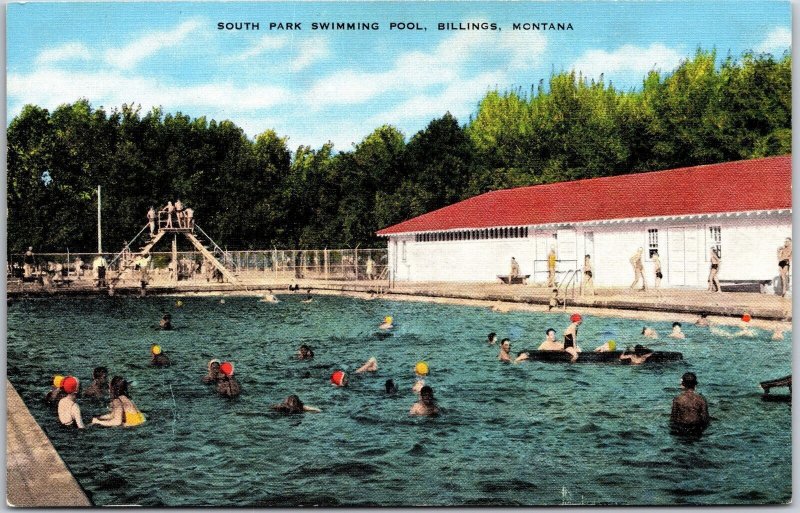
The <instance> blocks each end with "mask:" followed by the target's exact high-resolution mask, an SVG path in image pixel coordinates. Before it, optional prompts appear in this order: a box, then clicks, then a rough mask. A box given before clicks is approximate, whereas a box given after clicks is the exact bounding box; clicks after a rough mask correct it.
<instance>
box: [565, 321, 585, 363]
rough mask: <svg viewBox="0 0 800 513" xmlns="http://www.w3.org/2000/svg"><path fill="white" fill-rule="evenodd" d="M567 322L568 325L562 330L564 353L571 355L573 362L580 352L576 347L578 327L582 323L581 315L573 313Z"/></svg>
mask: <svg viewBox="0 0 800 513" xmlns="http://www.w3.org/2000/svg"><path fill="white" fill-rule="evenodd" d="M569 320H570V325H569V326H567V329H565V330H564V351H566V352H568V353H569V354H570V355H572V360H571V361H573V362H574V361H575V360H577V359H578V353H580V352H581V348H580V347H579V346H578V326H580V325H581V323H582V322H583V317H581V314H577V313H575V314H572V316H570V318H569Z"/></svg>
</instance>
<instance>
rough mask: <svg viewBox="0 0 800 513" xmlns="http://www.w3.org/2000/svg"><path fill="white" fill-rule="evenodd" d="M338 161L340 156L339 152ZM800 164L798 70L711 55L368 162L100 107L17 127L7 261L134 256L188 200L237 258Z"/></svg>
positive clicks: (779, 62)
mask: <svg viewBox="0 0 800 513" xmlns="http://www.w3.org/2000/svg"><path fill="white" fill-rule="evenodd" d="M337 150H338V149H337ZM790 152H791V57H790V55H789V54H788V52H787V53H786V54H784V55H783V56H782V57H780V58H775V57H773V56H772V55H770V54H752V53H746V54H744V55H742V56H741V57H739V58H733V57H728V58H726V59H724V60H722V62H718V59H717V55H716V52H714V51H704V50H698V51H697V52H696V54H695V55H694V57H693V58H690V59H687V60H686V61H684V62H683V63H681V64H680V65H679V66H678V67H677V68H676V69H675V70H673V71H672V72H670V73H658V72H656V71H652V72H650V73H649V74H648V75H647V76H646V78H645V79H644V80H643V83H642V85H641V87H640V88H636V89H633V90H627V91H623V90H619V89H617V88H615V87H614V85H613V84H612V83H606V82H605V81H604V79H603V78H602V77H601V78H600V79H598V80H589V79H586V78H584V77H582V76H581V75H580V74H576V73H575V72H562V73H554V74H552V75H551V76H550V77H549V79H548V80H547V81H546V82H545V81H544V80H542V81H540V82H539V83H538V84H534V86H532V87H531V88H530V90H522V89H514V90H506V91H498V90H495V91H490V92H488V93H487V94H486V95H485V96H484V97H483V98H482V99H481V100H480V102H479V103H478V104H477V108H476V111H475V112H474V113H473V115H472V116H471V117H470V118H469V119H468V120H466V122H465V123H464V124H460V123H459V121H458V120H457V119H455V118H454V117H453V116H452V115H450V114H449V113H446V114H444V115H443V116H442V117H440V118H436V119H433V120H432V121H430V123H429V124H428V125H427V127H426V128H425V129H423V130H421V131H419V132H417V133H416V134H413V135H412V136H411V137H410V138H409V139H408V140H406V136H405V135H404V134H403V133H401V132H400V131H399V130H397V129H396V128H395V127H393V126H391V125H384V126H381V127H378V128H376V129H375V130H374V131H373V132H372V133H370V134H369V135H367V136H366V137H365V138H364V139H363V140H362V141H361V142H360V143H358V144H356V145H354V146H353V148H350V149H346V150H338V151H335V150H334V147H333V145H332V144H330V143H328V144H324V145H323V146H322V147H320V148H311V147H309V146H299V147H298V148H296V150H294V152H292V151H291V150H290V149H289V147H288V143H287V139H286V138H285V137H282V136H281V135H279V134H277V133H276V132H275V131H273V130H267V131H265V132H263V133H261V134H259V135H257V136H256V137H255V138H253V139H250V138H248V137H247V136H246V135H245V134H244V132H243V130H242V129H241V128H239V127H237V126H236V125H235V124H234V123H232V122H231V121H215V120H208V119H206V118H205V117H198V118H191V117H189V116H187V115H184V114H181V113H174V114H172V113H164V112H163V111H162V110H161V109H159V108H154V109H152V110H151V111H149V112H146V113H142V112H141V109H140V108H139V107H136V106H132V105H123V106H121V107H120V108H113V109H111V110H108V111H107V110H105V109H103V108H102V107H101V108H94V107H92V105H91V104H90V103H89V102H88V101H87V100H85V99H81V100H78V101H76V102H74V103H72V104H66V105H61V106H60V107H58V108H56V109H55V110H53V111H52V112H50V111H48V110H47V109H44V108H41V107H39V106H36V105H27V106H25V107H24V108H23V109H22V111H21V112H20V114H19V115H17V116H16V117H15V118H14V119H13V120H12V121H11V123H10V124H9V127H8V175H7V184H8V186H7V199H8V213H7V220H8V251H9V252H10V253H19V252H21V251H24V249H25V248H26V247H27V246H29V245H31V246H34V247H35V248H36V250H37V251H39V252H44V251H58V252H62V251H65V250H66V249H67V248H69V249H70V251H93V250H94V249H95V248H96V245H97V243H96V224H95V220H96V208H97V207H96V194H95V190H96V186H97V185H101V186H102V190H103V206H104V209H103V242H104V246H105V248H113V249H118V248H121V247H122V244H123V243H124V241H127V240H129V238H130V237H132V236H133V235H134V234H136V233H137V232H138V231H139V229H140V228H141V227H142V226H144V224H145V221H146V219H145V213H146V211H147V209H148V208H149V207H150V206H151V205H152V206H155V207H156V208H158V207H160V206H163V204H165V203H166V201H167V200H173V201H174V200H175V199H176V198H180V199H181V200H182V202H183V203H184V204H185V205H189V206H191V207H192V208H193V209H194V211H195V218H196V219H197V223H198V224H199V225H200V226H201V227H202V228H203V229H204V230H205V231H206V232H207V233H208V234H209V235H211V236H212V237H213V238H214V239H215V240H217V242H219V243H221V244H224V245H225V246H227V247H228V248H229V249H268V248H272V247H277V248H300V249H302V248H323V247H328V248H335V247H339V248H343V247H355V246H357V245H360V246H361V247H366V246H380V245H385V242H384V241H382V240H381V239H379V238H377V237H376V236H375V231H377V230H379V229H381V228H383V227H386V226H389V225H391V224H394V223H398V222H400V221H403V220H405V219H408V218H411V217H414V216H417V215H420V214H423V213H425V212H429V211H431V210H434V209H437V208H441V207H443V206H446V205H449V204H452V203H454V202H457V201H459V200H462V199H465V198H468V197H471V196H474V195H477V194H481V193H484V192H487V191H491V190H497V189H502V188H508V187H517V186H525V185H534V184H542V183H551V182H557V181H563V180H574V179H580V178H591V177H598V176H612V175H617V174H623V173H635V172H643V171H653V170H659V169H669V168H674V167H680V166H689V165H699V164H707V163H714V162H723V161H730V160H740V159H748V158H755V157H762V156H769V155H780V154H787V153H790Z"/></svg>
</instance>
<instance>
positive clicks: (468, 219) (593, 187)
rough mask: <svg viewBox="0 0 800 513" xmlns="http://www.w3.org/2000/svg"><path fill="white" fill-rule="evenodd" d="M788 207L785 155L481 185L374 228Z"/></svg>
mask: <svg viewBox="0 0 800 513" xmlns="http://www.w3.org/2000/svg"><path fill="white" fill-rule="evenodd" d="M791 207H792V157H791V155H785V156H781V157H767V158H762V159H754V160H741V161H738V162H726V163H723V164H710V165H706V166H694V167H684V168H679V169H670V170H667V171H654V172H649V173H637V174H629V175H622V176H611V177H604V178H591V179H588V180H576V181H572V182H559V183H552V184H547V185H534V186H531V187H518V188H515V189H504V190H500V191H493V192H487V193H485V194H481V195H480V196H475V197H473V198H469V199H467V200H464V201H460V202H458V203H455V204H453V205H449V206H447V207H444V208H440V209H439V210H434V211H433V212H428V213H427V214H423V215H421V216H419V217H415V218H413V219H409V220H408V221H404V222H402V223H399V224H396V225H394V226H389V227H388V228H384V229H383V230H380V231H379V232H378V235H391V234H396V233H408V232H425V231H432V230H453V229H458V228H489V227H494V226H525V225H540V224H551V223H576V222H581V221H595V220H606V219H628V218H642V217H659V216H675V215H690V214H712V213H724V212H747V211H754V210H775V209H789V208H791Z"/></svg>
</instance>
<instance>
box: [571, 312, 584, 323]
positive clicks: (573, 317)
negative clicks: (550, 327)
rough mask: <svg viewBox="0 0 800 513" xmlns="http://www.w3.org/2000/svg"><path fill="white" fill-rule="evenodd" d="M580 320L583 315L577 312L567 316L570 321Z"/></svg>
mask: <svg viewBox="0 0 800 513" xmlns="http://www.w3.org/2000/svg"><path fill="white" fill-rule="evenodd" d="M582 320H583V317H581V314H577V313H574V314H572V317H570V318H569V321H570V322H580V321H582Z"/></svg>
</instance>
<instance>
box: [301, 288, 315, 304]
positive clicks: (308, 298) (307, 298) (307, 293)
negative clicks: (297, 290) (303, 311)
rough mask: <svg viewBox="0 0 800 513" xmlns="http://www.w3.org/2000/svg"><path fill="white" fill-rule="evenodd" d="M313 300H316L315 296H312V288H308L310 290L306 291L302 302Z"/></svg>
mask: <svg viewBox="0 0 800 513" xmlns="http://www.w3.org/2000/svg"><path fill="white" fill-rule="evenodd" d="M312 301H314V298H313V297H311V289H308V290H307V291H306V298H305V299H303V300H302V301H301V303H310V302H312Z"/></svg>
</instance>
